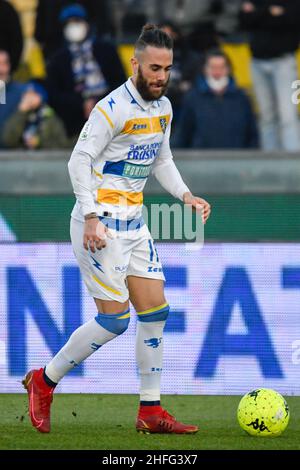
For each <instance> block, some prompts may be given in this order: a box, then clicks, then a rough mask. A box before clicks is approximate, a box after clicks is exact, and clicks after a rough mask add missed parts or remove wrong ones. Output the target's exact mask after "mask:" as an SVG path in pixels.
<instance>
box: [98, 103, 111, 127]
mask: <svg viewBox="0 0 300 470" xmlns="http://www.w3.org/2000/svg"><path fill="white" fill-rule="evenodd" d="M96 108H97V109H99V111H100V112H101V113H102V114H103V116H104V117H105V118H106V120H107V121H108V123H109V125H110V127H111V128H112V129H113V128H114V127H115V126H114V123H113V122H112V120H111V119H110V117H109V115H108V114H107V112H106V111H104V109H102V108H100V106H96Z"/></svg>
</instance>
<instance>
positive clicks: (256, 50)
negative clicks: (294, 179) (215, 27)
mask: <svg viewBox="0 0 300 470" xmlns="http://www.w3.org/2000/svg"><path fill="white" fill-rule="evenodd" d="M240 19H241V26H242V27H243V28H244V29H246V30H248V31H250V47H251V51H252V55H253V60H252V77H253V84H254V90H255V94H256V98H257V102H258V105H259V109H260V118H261V122H260V130H261V141H262V146H263V148H264V149H265V150H276V149H280V148H283V149H285V150H292V151H296V150H299V149H300V139H299V124H298V114H297V106H295V105H294V104H293V103H292V101H291V95H292V89H291V85H292V83H293V81H294V80H296V79H297V70H296V59H295V52H296V50H297V48H298V44H299V28H300V0H276V1H275V0H251V1H249V2H243V4H242V7H241V13H240Z"/></svg>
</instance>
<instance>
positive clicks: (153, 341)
mask: <svg viewBox="0 0 300 470" xmlns="http://www.w3.org/2000/svg"><path fill="white" fill-rule="evenodd" d="M161 340H162V338H150V339H144V343H145V344H147V346H149V347H150V348H154V349H155V348H158V346H159V345H160V343H161Z"/></svg>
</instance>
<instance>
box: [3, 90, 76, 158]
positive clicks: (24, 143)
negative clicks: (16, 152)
mask: <svg viewBox="0 0 300 470" xmlns="http://www.w3.org/2000/svg"><path fill="white" fill-rule="evenodd" d="M46 98H47V97H46V92H45V90H44V89H43V87H42V86H41V85H39V84H38V83H32V84H30V85H29V88H28V89H27V90H26V91H25V93H24V94H23V95H22V98H21V100H20V102H19V105H18V109H17V110H16V112H14V113H13V114H12V115H11V116H10V117H9V119H8V120H7V121H6V123H5V124H4V126H3V133H2V140H3V143H4V146H5V147H7V148H20V147H25V148H26V149H30V150H34V149H51V148H62V147H68V146H71V145H72V144H73V143H74V142H72V143H71V142H69V141H68V139H67V136H66V133H65V130H64V125H63V123H62V122H61V121H60V119H58V118H57V117H56V116H55V114H54V111H53V110H52V109H51V108H50V107H49V106H48V105H47V103H46Z"/></svg>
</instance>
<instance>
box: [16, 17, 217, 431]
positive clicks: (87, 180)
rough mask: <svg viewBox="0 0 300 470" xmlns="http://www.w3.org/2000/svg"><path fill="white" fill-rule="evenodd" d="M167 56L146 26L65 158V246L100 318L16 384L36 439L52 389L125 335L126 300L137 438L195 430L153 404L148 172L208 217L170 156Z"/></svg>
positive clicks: (159, 328) (158, 358) (153, 257)
mask: <svg viewBox="0 0 300 470" xmlns="http://www.w3.org/2000/svg"><path fill="white" fill-rule="evenodd" d="M172 58H173V53H172V40H171V38H170V37H169V36H168V35H167V34H166V33H164V32H163V31H161V30H160V29H158V28H157V27H156V26H154V25H146V26H144V28H143V30H142V32H141V35H140V37H139V38H138V40H137V42H136V44H135V53H134V57H133V58H132V60H131V62H132V68H133V76H132V77H131V78H129V79H128V81H127V82H126V83H125V84H123V85H122V86H120V87H119V88H117V89H116V90H114V91H113V92H112V93H110V94H109V95H108V96H106V97H105V98H103V99H102V100H101V101H99V102H98V103H97V104H96V106H95V108H94V109H93V111H92V113H91V115H90V117H89V120H88V121H87V123H86V124H85V126H84V127H83V130H82V132H81V134H80V136H79V139H78V142H77V144H76V146H75V148H74V150H73V153H72V155H71V158H70V161H69V165H68V167H69V173H70V177H71V181H72V184H73V188H74V192H75V195H76V199H77V201H76V204H75V206H74V209H73V212H72V216H71V240H72V246H73V250H74V253H75V256H76V258H77V261H78V263H79V266H80V270H81V274H82V277H83V280H84V282H85V284H86V286H87V289H88V291H89V293H90V295H91V296H92V297H93V298H94V300H95V303H96V306H97V311H98V313H97V315H96V317H95V318H93V319H92V320H90V321H89V322H87V323H85V324H84V325H82V326H80V327H79V328H78V329H77V330H76V331H74V333H73V334H72V335H71V337H70V338H69V340H68V342H67V343H66V344H65V346H63V348H62V349H61V350H60V351H59V352H58V353H57V354H56V356H55V357H54V358H53V359H52V360H51V361H50V362H49V364H47V365H46V367H45V368H44V369H43V368H41V369H39V370H32V371H30V372H28V374H27V375H26V377H25V379H24V381H23V384H24V386H25V388H26V389H27V392H28V396H29V411H30V417H31V421H32V424H33V426H34V427H36V428H37V429H38V430H39V431H40V432H49V431H50V406H51V402H52V399H53V391H54V389H55V386H56V385H57V383H58V382H59V381H60V380H61V379H62V378H63V377H64V376H65V375H66V374H67V373H68V372H69V371H70V370H71V369H72V368H73V367H74V366H76V365H77V364H79V363H81V362H82V361H83V360H85V359H86V358H87V357H89V356H90V355H91V354H93V353H94V352H95V351H96V350H98V349H99V348H100V347H101V346H103V345H104V344H105V343H107V342H108V341H111V340H113V339H114V338H115V337H117V336H118V335H120V334H122V333H124V331H125V330H126V329H127V327H128V323H129V317H130V313H129V299H130V301H131V303H132V304H133V306H134V308H135V310H136V312H137V315H138V321H137V333H136V359H137V365H138V368H139V373H140V406H139V410H138V416H137V420H136V429H137V431H140V432H147V433H175V434H187V433H188V434H192V433H195V432H197V431H198V427H197V426H194V425H187V424H183V423H181V422H179V421H177V420H176V419H175V417H173V416H171V415H170V414H169V413H168V412H167V411H166V410H164V409H163V408H162V407H161V404H160V379H161V371H162V356H163V329H164V325H165V323H166V320H167V317H168V314H169V305H168V303H167V301H166V299H165V296H164V280H165V278H164V275H163V272H162V267H161V263H160V260H159V257H158V254H157V251H156V248H155V247H154V242H153V239H152V237H151V235H150V232H149V230H148V228H147V226H146V225H145V223H144V221H143V218H142V202H143V194H142V191H143V188H144V186H145V183H146V180H147V176H148V175H149V173H150V171H152V172H153V174H154V175H155V177H156V178H157V179H158V181H159V182H160V183H161V185H162V186H163V187H164V188H165V189H166V190H167V191H168V192H170V193H171V194H172V195H173V196H174V197H176V198H179V199H181V200H182V201H183V202H184V203H185V204H190V205H192V206H193V207H195V208H198V206H199V205H200V206H201V207H202V220H203V222H204V223H205V222H206V220H207V218H208V217H209V214H210V205H209V204H208V203H207V202H206V201H205V200H204V199H201V198H199V197H195V196H193V195H192V193H191V192H190V191H189V189H188V187H187V186H186V185H185V184H184V182H183V180H182V178H181V176H180V174H179V172H178V170H177V168H176V166H175V164H174V161H173V157H172V153H171V151H170V145H169V136H170V127H171V119H172V108H171V104H170V102H169V100H168V99H167V98H166V97H164V96H163V95H164V93H165V91H166V88H167V84H168V80H169V77H170V71H171V67H172ZM149 266H150V267H151V268H152V269H148V268H149Z"/></svg>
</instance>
